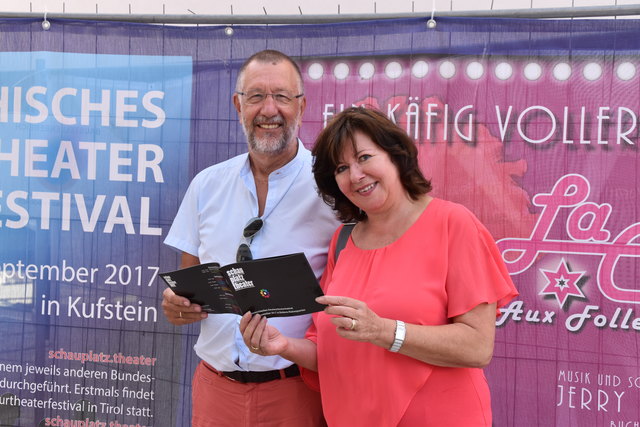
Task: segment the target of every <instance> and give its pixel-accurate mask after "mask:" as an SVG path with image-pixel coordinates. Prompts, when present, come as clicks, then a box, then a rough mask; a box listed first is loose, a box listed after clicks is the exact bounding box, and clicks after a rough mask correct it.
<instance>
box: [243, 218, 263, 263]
mask: <svg viewBox="0 0 640 427" xmlns="http://www.w3.org/2000/svg"><path fill="white" fill-rule="evenodd" d="M263 225H264V221H263V220H262V218H259V217H257V216H256V217H253V218H251V219H250V220H249V222H247V225H245V226H244V230H242V240H243V241H242V243H240V246H238V252H236V262H242V261H251V260H252V259H253V254H252V253H251V246H250V245H251V242H252V241H253V236H255V235H256V234H257V233H258V231H260V230H261V229H262V226H263Z"/></svg>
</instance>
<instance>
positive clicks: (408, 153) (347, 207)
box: [312, 107, 431, 222]
mask: <svg viewBox="0 0 640 427" xmlns="http://www.w3.org/2000/svg"><path fill="white" fill-rule="evenodd" d="M357 132H360V133H362V134H364V135H366V136H368V137H369V138H371V140H372V141H373V142H374V143H375V144H376V145H377V146H379V147H380V148H382V149H383V150H384V151H386V152H387V154H389V157H390V158H391V161H392V162H393V164H394V165H395V166H396V168H398V173H399V175H400V182H401V183H402V186H403V187H404V189H405V190H406V191H407V194H408V195H409V196H410V197H411V198H412V199H413V200H417V199H418V197H419V196H420V195H422V194H426V193H428V192H429V191H431V182H430V181H429V180H427V179H426V178H425V177H424V175H422V172H421V171H420V167H419V166H418V149H417V148H416V146H415V144H414V142H413V140H412V139H411V138H409V135H407V133H406V132H405V131H404V130H402V129H401V128H400V127H398V126H397V125H396V124H395V123H393V122H392V121H391V120H389V119H388V118H387V117H386V116H385V115H384V114H382V113H381V112H379V111H377V110H374V109H367V108H363V107H351V108H348V109H346V110H344V111H343V112H341V113H339V114H338V115H336V116H335V117H334V118H333V119H332V120H331V122H329V124H328V125H327V127H326V128H324V129H323V130H322V132H320V135H318V138H316V142H315V145H314V146H313V151H312V153H313V155H314V156H315V161H314V163H313V175H314V178H315V180H316V185H317V186H318V192H319V193H320V196H322V199H323V200H324V201H325V203H327V204H328V205H329V206H331V207H332V208H333V209H334V210H336V211H337V214H338V217H339V218H340V219H341V220H342V221H345V222H348V221H361V220H363V219H365V218H366V213H364V212H362V211H361V210H360V209H359V208H358V207H357V206H356V205H354V204H353V203H351V201H350V200H349V199H348V198H347V197H346V196H345V195H344V194H342V192H341V191H340V189H339V188H338V184H337V183H336V177H335V171H336V167H337V166H338V164H339V163H340V161H341V159H340V157H341V156H342V152H343V150H344V147H345V144H352V145H353V146H354V148H355V134H356V133H357Z"/></svg>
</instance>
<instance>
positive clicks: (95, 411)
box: [0, 19, 640, 426]
mask: <svg viewBox="0 0 640 427" xmlns="http://www.w3.org/2000/svg"><path fill="white" fill-rule="evenodd" d="M234 30H235V31H234V34H233V35H232V36H227V35H225V32H224V27H203V26H196V27H192V26H189V27H177V26H176V27H172V26H161V25H136V24H120V23H104V22H79V21H55V20H54V21H52V26H51V29H50V30H49V31H43V30H42V28H41V22H40V21H36V20H2V21H0V267H1V269H0V328H1V329H2V345H1V346H0V418H1V419H0V424H3V425H19V426H34V425H81V424H71V421H70V420H76V421H77V422H80V421H83V422H85V423H86V424H84V425H96V426H97V425H109V426H121V425H140V426H185V425H189V419H190V381H191V374H192V372H193V369H194V367H195V365H196V363H197V360H196V357H195V355H194V353H193V350H192V348H191V347H192V345H193V343H194V340H195V337H196V335H197V326H190V327H186V328H174V327H173V326H171V325H170V324H168V323H167V322H166V320H165V319H164V317H163V314H162V310H161V307H160V301H161V293H162V291H163V289H164V286H163V285H162V284H161V283H160V282H159V281H158V278H157V273H158V271H166V270H171V269H174V268H175V267H177V265H178V261H179V260H178V254H176V253H175V252H173V251H172V250H171V249H169V248H167V247H165V246H164V245H163V244H162V240H163V237H164V236H165V234H166V232H167V230H168V227H169V225H170V224H171V221H172V219H173V216H174V214H175V212H176V210H177V208H178V205H179V203H180V201H181V199H182V196H183V194H184V192H185V190H186V187H187V185H188V183H189V181H190V179H191V178H192V177H193V176H194V175H195V173H197V172H198V171H200V170H202V169H203V168H205V167H207V166H209V165H211V164H214V163H217V162H220V161H223V160H225V159H227V158H229V157H232V156H234V155H236V154H239V153H242V152H245V151H246V144H245V142H244V135H243V133H242V130H241V128H240V126H239V124H238V120H237V116H236V112H235V110H234V108H233V106H232V104H231V96H232V93H233V90H234V83H235V78H236V75H237V70H238V67H239V66H240V64H241V63H242V62H243V61H244V59H246V58H247V57H248V56H250V55H251V54H252V53H254V52H256V51H257V50H261V49H265V48H272V49H278V50H281V51H283V52H285V53H287V54H289V55H291V56H292V57H294V58H295V59H296V60H297V61H298V62H299V63H300V65H301V69H302V72H303V75H304V81H305V86H306V89H305V92H306V96H307V99H308V104H307V106H308V107H307V111H306V113H305V115H304V124H303V127H302V131H301V138H302V140H303V142H304V143H305V144H306V145H307V146H311V145H312V144H313V141H314V138H315V135H317V133H318V132H319V131H320V129H322V127H323V126H325V124H326V123H327V121H328V120H330V119H331V117H332V116H334V115H335V114H336V113H338V112H339V111H340V110H342V109H343V108H345V107H346V106H350V105H363V106H365V107H366V108H373V107H375V108H379V109H381V110H382V111H383V112H385V113H386V114H388V115H389V116H390V117H391V118H393V120H395V121H396V122H397V123H398V124H399V125H400V126H402V127H403V128H404V129H406V131H407V132H408V134H409V135H411V137H412V138H414V139H415V141H416V143H417V144H418V147H419V156H420V165H421V167H422V168H423V170H424V172H425V173H426V175H427V176H428V177H429V178H431V179H432V181H433V185H434V191H433V195H434V196H436V197H441V198H445V199H449V200H453V201H456V202H460V203H463V204H464V205H466V206H467V207H469V208H470V209H471V210H472V211H473V212H475V214H476V215H477V216H478V217H479V218H480V219H481V220H482V221H483V222H484V223H485V224H486V225H487V227H488V228H489V230H490V231H491V233H492V234H493V235H494V237H495V238H496V240H497V241H498V245H499V248H500V250H501V252H502V255H503V257H504V259H505V261H506V262H507V265H508V268H509V271H510V272H511V274H512V275H513V279H514V281H515V282H516V285H517V287H518V289H519V291H520V293H521V295H520V297H518V298H517V299H516V300H515V301H513V302H511V303H510V305H508V306H507V307H505V308H504V309H503V314H502V316H501V317H500V318H499V319H498V320H497V326H498V328H497V337H496V345H495V355H494V359H493V361H492V364H491V365H490V366H489V367H488V368H487V369H486V372H487V376H488V379H489V382H490V385H491V389H492V397H493V409H494V419H495V425H497V426H529V425H530V426H538V425H562V426H584V425H602V426H627V425H637V424H638V423H639V422H640V413H639V411H640V409H639V408H640V405H639V404H638V403H639V401H640V368H639V365H638V348H639V340H638V336H639V331H640V315H639V314H638V304H639V303H640V296H639V293H640V288H639V285H638V277H637V276H638V272H639V270H640V263H639V261H638V257H639V256H640V249H639V245H638V242H637V239H636V237H637V236H638V235H639V234H640V223H639V222H638V217H639V215H638V209H639V208H640V202H639V200H640V199H639V197H638V187H639V184H640V175H639V172H638V149H637V146H638V133H639V130H638V129H639V128H638V112H639V111H640V105H639V104H640V101H639V93H640V90H639V88H640V85H639V83H640V78H639V76H638V66H639V60H638V52H639V49H640V22H639V21H635V20H563V21H532V20H498V19H439V20H438V25H437V27H436V28H435V29H428V28H427V27H426V22H425V20H423V19H414V20H392V21H379V22H361V23H341V24H327V25H297V26H287V25H284V26H278V25H271V26H235V27H234ZM354 410H357V409H356V408H354ZM65 423H66V424H65ZM629 423H631V424H629Z"/></svg>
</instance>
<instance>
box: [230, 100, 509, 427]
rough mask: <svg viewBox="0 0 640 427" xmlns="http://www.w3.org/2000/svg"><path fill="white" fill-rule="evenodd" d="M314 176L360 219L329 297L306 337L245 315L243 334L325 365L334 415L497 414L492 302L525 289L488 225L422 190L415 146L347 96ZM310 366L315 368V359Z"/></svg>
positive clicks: (259, 347) (326, 280) (462, 422)
mask: <svg viewBox="0 0 640 427" xmlns="http://www.w3.org/2000/svg"><path fill="white" fill-rule="evenodd" d="M313 154H314V155H315V157H316V160H315V164H314V175H315V179H316V183H317V184H318V189H319V191H320V193H321V194H322V196H323V198H324V200H325V201H326V202H327V203H329V204H330V205H331V206H332V207H333V208H334V209H335V210H336V211H337V214H338V216H339V217H340V219H342V220H343V221H357V224H356V225H355V227H354V228H353V231H352V234H351V236H350V239H349V241H348V242H347V244H346V246H345V248H344V249H343V250H342V251H341V252H340V255H339V262H334V258H333V252H334V251H335V247H336V240H337V235H338V232H336V234H335V235H334V236H333V240H332V243H331V246H330V253H329V261H328V263H327V268H326V270H325V273H324V275H323V277H322V286H323V289H324V291H325V294H326V295H325V296H323V297H320V298H318V302H320V303H322V304H327V305H328V307H327V308H326V309H325V310H324V312H322V313H317V314H316V315H315V317H314V324H313V325H312V327H311V328H310V330H309V331H308V333H307V336H306V338H305V339H292V338H288V337H285V336H283V335H281V334H280V333H279V332H278V331H277V330H276V329H275V328H273V327H271V326H270V325H268V324H267V322H266V319H265V318H262V317H260V316H259V315H255V316H251V314H250V313H247V314H245V316H243V318H242V320H241V323H240V328H241V331H242V333H243V338H244V340H245V343H246V344H247V346H248V347H249V348H251V349H252V351H253V352H255V353H257V354H262V355H274V354H278V355H280V356H283V357H285V358H287V359H290V360H292V361H294V362H296V363H297V364H298V365H299V366H301V367H302V368H304V369H303V375H304V378H305V381H307V383H312V382H313V380H314V378H313V376H314V375H316V374H315V372H317V375H318V378H319V387H320V391H321V394H322V402H323V408H324V413H325V417H326V419H327V422H328V424H329V425H330V426H396V425H398V426H465V427H466V426H475V425H478V426H490V425H491V422H492V419H491V402H490V396H489V389H488V386H487V383H486V379H485V377H484V374H483V371H482V367H484V366H486V365H487V364H488V363H489V361H490V360H491V357H492V354H493V342H494V335H495V319H496V315H497V314H498V311H497V307H501V306H503V305H505V304H506V303H507V302H508V301H509V300H510V299H511V298H513V297H514V296H516V295H517V291H516V289H515V287H514V286H513V283H512V281H511V279H510V277H509V274H508V272H507V270H506V268H505V266H504V264H503V262H502V259H501V257H500V254H499V252H498V250H497V248H496V246H495V243H494V241H493V239H492V237H491V235H490V234H489V232H488V231H487V230H486V229H485V227H484V226H483V225H482V224H481V223H480V222H479V221H478V220H477V219H476V218H475V217H474V216H473V214H471V213H470V212H469V211H468V210H467V209H465V208H464V207H462V206H460V205H457V204H454V203H451V202H446V201H444V200H440V199H434V198H432V197H431V196H429V195H428V192H429V191H430V190H431V184H430V182H429V181H428V180H426V179H425V178H424V177H423V175H422V173H421V172H420V170H419V167H418V161H417V149H416V147H415V145H414V144H413V141H412V140H411V139H410V138H409V137H408V136H407V134H406V133H405V132H404V131H403V130H402V129H400V128H399V127H397V126H396V125H395V124H394V123H393V122H391V121H390V120H389V119H387V118H386V117H385V116H384V115H383V114H381V113H379V112H377V111H374V110H370V109H363V108H359V107H358V108H350V109H347V110H345V111H344V112H342V113H340V114H338V115H337V116H336V117H335V118H334V120H333V121H332V122H331V123H330V124H329V125H328V126H327V128H325V129H324V130H323V131H322V132H321V134H320V135H319V137H318V139H317V141H316V144H315V147H314V149H313ZM313 371H315V372H313Z"/></svg>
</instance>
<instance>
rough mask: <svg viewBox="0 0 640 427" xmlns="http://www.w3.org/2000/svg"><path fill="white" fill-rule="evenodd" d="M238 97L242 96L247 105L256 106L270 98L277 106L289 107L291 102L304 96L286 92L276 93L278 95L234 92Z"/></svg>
mask: <svg viewBox="0 0 640 427" xmlns="http://www.w3.org/2000/svg"><path fill="white" fill-rule="evenodd" d="M236 93H237V94H238V95H241V96H244V97H245V98H244V100H245V102H246V103H247V104H251V105H257V104H262V103H263V102H264V101H265V100H266V99H267V97H269V96H270V97H272V98H273V100H274V101H275V102H276V104H279V105H289V104H291V103H292V102H293V100H294V99H298V98H300V97H302V96H304V93H301V94H300V95H291V94H289V93H287V92H278V93H264V92H248V93H247V92H236Z"/></svg>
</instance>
